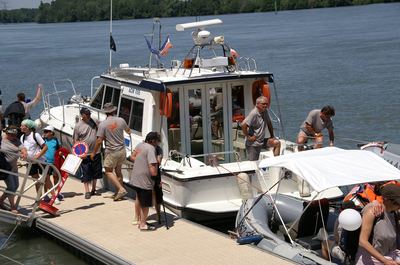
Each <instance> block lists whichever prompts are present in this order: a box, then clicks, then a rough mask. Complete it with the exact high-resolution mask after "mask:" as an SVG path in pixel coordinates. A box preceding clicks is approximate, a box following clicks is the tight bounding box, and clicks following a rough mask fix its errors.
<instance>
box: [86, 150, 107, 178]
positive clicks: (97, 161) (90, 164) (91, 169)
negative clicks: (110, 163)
mask: <svg viewBox="0 0 400 265" xmlns="http://www.w3.org/2000/svg"><path fill="white" fill-rule="evenodd" d="M81 170H82V182H89V181H92V180H94V179H101V178H103V167H102V165H101V154H100V153H99V154H96V155H95V156H94V159H93V161H92V160H91V159H90V157H89V156H87V157H86V158H85V159H83V160H82V164H81Z"/></svg>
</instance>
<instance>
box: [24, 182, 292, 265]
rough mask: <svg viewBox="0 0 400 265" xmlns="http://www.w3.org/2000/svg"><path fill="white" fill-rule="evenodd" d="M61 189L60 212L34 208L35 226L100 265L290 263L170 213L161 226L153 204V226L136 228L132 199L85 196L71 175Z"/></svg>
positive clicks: (151, 215)
mask: <svg viewBox="0 0 400 265" xmlns="http://www.w3.org/2000/svg"><path fill="white" fill-rule="evenodd" d="M63 194H64V195H65V200H64V201H62V203H61V204H60V205H54V206H56V207H57V208H58V209H59V213H60V216H58V217H52V216H51V215H49V214H45V213H40V214H38V217H37V218H36V222H35V225H36V227H37V228H38V229H40V230H42V231H44V232H45V233H48V234H50V235H52V236H53V237H55V238H58V239H59V240H61V241H62V242H65V243H67V244H69V245H71V246H73V247H75V248H77V249H78V250H80V251H82V252H83V253H85V254H86V255H89V256H91V257H93V258H95V259H96V260H98V261H100V262H103V263H105V264H175V265H176V264H208V265H209V264H274V265H280V264H292V262H290V261H287V260H285V259H283V258H281V257H278V256H276V255H273V254H270V253H267V252H265V251H262V250H260V249H258V248H256V247H254V246H249V245H238V244H237V243H236V241H235V240H232V239H230V238H229V237H228V235H225V234H222V233H220V232H216V231H214V230H211V229H209V228H206V227H204V226H201V225H199V224H196V223H193V222H190V221H187V220H185V219H180V218H177V217H176V216H174V215H173V214H172V213H167V216H168V217H167V219H168V224H169V226H170V228H169V229H168V230H167V229H166V227H165V226H164V224H163V225H158V224H156V222H155V220H154V219H155V211H154V209H151V210H150V217H152V218H150V222H154V224H156V227H157V229H156V230H155V231H151V232H150V231H149V232H142V231H140V230H139V229H138V228H137V226H136V225H132V220H133V212H134V208H133V207H134V202H133V200H130V199H126V200H122V201H118V202H114V201H113V200H112V199H111V198H110V196H111V194H112V193H110V192H104V193H102V194H101V195H100V196H92V198H91V199H89V200H86V199H84V194H83V184H82V183H80V182H79V181H78V180H76V179H72V178H70V179H68V180H67V182H66V183H65V185H64V187H63ZM24 203H25V200H22V201H21V207H23V208H27V209H29V207H30V206H29V203H30V204H31V203H32V202H29V203H28V202H27V201H26V205H25V206H24ZM153 220H154V221H153Z"/></svg>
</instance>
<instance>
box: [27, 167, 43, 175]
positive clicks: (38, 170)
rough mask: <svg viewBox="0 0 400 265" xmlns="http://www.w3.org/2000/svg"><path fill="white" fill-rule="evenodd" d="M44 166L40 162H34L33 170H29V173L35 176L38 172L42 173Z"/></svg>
mask: <svg viewBox="0 0 400 265" xmlns="http://www.w3.org/2000/svg"><path fill="white" fill-rule="evenodd" d="M42 172H43V171H42V167H41V166H40V165H39V164H32V166H31V170H29V173H28V175H29V176H33V175H36V174H42Z"/></svg>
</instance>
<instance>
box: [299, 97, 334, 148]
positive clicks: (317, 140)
mask: <svg viewBox="0 0 400 265" xmlns="http://www.w3.org/2000/svg"><path fill="white" fill-rule="evenodd" d="M333 116H335V109H334V108H333V107H332V106H329V105H328V106H325V107H323V108H322V109H321V110H319V109H314V110H312V111H310V113H308V116H307V118H306V120H305V121H304V122H303V123H302V124H301V126H300V132H299V134H298V135H297V141H296V142H297V144H298V150H299V151H302V150H304V146H303V145H304V144H305V143H307V140H308V139H313V140H314V148H321V147H322V143H323V140H324V137H323V135H322V133H321V131H322V130H323V129H325V128H326V129H328V133H329V145H330V146H333V141H334V140H335V136H334V134H333V122H332V119H331V117H333Z"/></svg>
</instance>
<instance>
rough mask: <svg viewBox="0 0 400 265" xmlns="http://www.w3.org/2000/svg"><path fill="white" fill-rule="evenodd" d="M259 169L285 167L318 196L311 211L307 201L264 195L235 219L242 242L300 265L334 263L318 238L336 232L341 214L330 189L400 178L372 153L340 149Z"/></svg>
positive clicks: (311, 153)
mask: <svg viewBox="0 0 400 265" xmlns="http://www.w3.org/2000/svg"><path fill="white" fill-rule="evenodd" d="M259 166H260V168H264V169H267V170H271V168H273V167H279V168H285V170H288V171H289V172H291V173H294V174H296V175H297V176H298V177H300V178H301V179H304V180H305V181H307V183H309V185H310V186H311V187H312V188H313V189H314V190H315V191H317V193H318V196H315V198H313V203H310V204H309V206H307V207H306V204H305V203H304V202H303V201H301V200H299V199H296V198H293V197H290V196H287V195H282V194H280V193H272V194H270V193H265V194H263V195H260V196H259V197H258V198H253V199H249V200H247V201H246V202H245V203H243V205H242V206H241V208H240V210H239V212H238V215H237V218H236V231H237V233H238V236H239V237H240V239H239V242H240V241H246V240H248V241H251V240H253V242H254V241H255V242H256V244H257V247H259V248H262V249H264V250H268V251H272V252H274V253H276V254H278V255H282V256H284V257H286V258H289V259H291V260H293V261H295V262H297V263H298V264H331V262H330V261H328V260H324V259H322V258H321V257H320V254H321V253H320V250H321V241H320V240H319V239H316V238H315V237H316V234H317V233H318V232H319V229H320V228H325V229H326V230H327V231H328V233H329V232H332V231H333V224H334V222H335V220H336V218H337V215H338V214H337V212H335V211H334V210H333V208H331V207H330V205H329V200H327V199H326V194H325V191H326V190H328V189H330V188H332V187H338V186H349V185H355V184H361V183H366V182H377V181H389V180H395V179H400V170H398V169H397V168H395V167H394V166H392V165H390V164H389V163H387V162H386V161H385V160H383V159H382V158H380V157H378V156H376V155H375V154H373V153H372V152H369V151H364V150H343V149H339V148H336V147H326V148H322V149H315V150H310V151H305V152H299V153H293V154H288V155H282V156H280V157H274V158H268V159H264V160H262V161H260V164H259ZM289 175H290V174H289ZM283 180H284V179H283V178H282V180H279V181H283ZM303 208H304V209H303ZM321 216H322V217H323V218H322V219H321ZM318 219H320V220H318ZM321 220H323V222H321ZM278 226H280V227H279V229H274V227H278ZM294 228H295V229H294ZM291 230H297V233H292V232H291ZM296 234H297V235H296ZM323 238H326V237H323Z"/></svg>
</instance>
